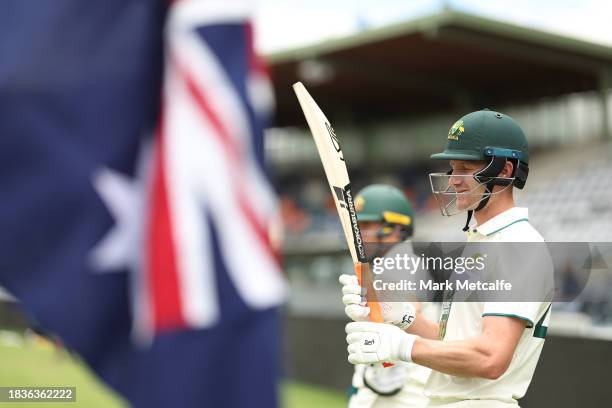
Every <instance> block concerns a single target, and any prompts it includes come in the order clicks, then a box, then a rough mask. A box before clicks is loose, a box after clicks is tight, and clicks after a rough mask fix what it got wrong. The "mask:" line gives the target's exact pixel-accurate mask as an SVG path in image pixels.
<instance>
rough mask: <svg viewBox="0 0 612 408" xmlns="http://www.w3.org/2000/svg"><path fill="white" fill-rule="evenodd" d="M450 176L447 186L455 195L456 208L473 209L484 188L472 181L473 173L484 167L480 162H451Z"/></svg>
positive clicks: (474, 180) (483, 163)
mask: <svg viewBox="0 0 612 408" xmlns="http://www.w3.org/2000/svg"><path fill="white" fill-rule="evenodd" d="M450 165H451V168H452V173H451V176H450V177H449V178H448V184H449V186H450V187H451V188H452V189H453V190H454V191H455V192H456V193H458V194H457V208H458V209H459V210H462V211H463V210H471V209H473V208H475V207H476V206H477V205H478V203H479V202H480V200H481V199H482V194H483V193H484V191H485V190H484V186H483V185H481V184H480V183H478V181H476V179H474V173H477V172H478V171H480V170H482V168H483V167H484V166H485V165H486V163H485V162H482V161H467V160H451V161H450Z"/></svg>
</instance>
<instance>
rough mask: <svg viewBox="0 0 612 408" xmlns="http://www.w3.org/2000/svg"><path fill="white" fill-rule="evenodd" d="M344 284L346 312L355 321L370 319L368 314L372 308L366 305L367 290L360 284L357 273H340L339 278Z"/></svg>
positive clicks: (343, 294)
mask: <svg viewBox="0 0 612 408" xmlns="http://www.w3.org/2000/svg"><path fill="white" fill-rule="evenodd" d="M338 280H339V281H340V283H341V284H342V303H344V306H345V307H344V313H346V315H347V316H348V317H349V319H351V320H352V321H354V322H367V321H369V318H368V315H369V314H370V308H369V307H368V306H366V302H365V298H364V297H363V295H365V291H363V289H362V288H361V286H359V281H358V280H357V276H355V275H346V274H343V275H340V278H339V279H338Z"/></svg>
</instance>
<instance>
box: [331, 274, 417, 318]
mask: <svg viewBox="0 0 612 408" xmlns="http://www.w3.org/2000/svg"><path fill="white" fill-rule="evenodd" d="M339 281H340V283H341V284H342V285H343V286H342V302H343V303H344V305H345V307H344V312H345V313H346V315H347V316H348V317H349V319H351V320H353V321H355V322H366V321H369V318H368V316H369V314H370V308H369V307H368V306H367V305H366V302H365V299H364V297H363V295H364V290H363V288H362V287H361V286H359V282H358V280H357V277H356V276H355V275H346V274H344V275H340V279H339ZM379 305H380V309H381V315H382V318H383V320H384V321H385V323H390V324H392V325H394V326H397V327H399V328H400V329H402V330H406V329H407V328H408V327H410V325H412V323H414V320H415V319H416V309H415V307H414V305H413V304H412V303H410V302H379Z"/></svg>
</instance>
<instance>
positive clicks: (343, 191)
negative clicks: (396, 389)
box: [293, 82, 391, 366]
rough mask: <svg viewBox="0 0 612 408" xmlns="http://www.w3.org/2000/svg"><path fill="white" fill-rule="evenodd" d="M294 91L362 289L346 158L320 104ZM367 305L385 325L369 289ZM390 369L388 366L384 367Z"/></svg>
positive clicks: (361, 254)
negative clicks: (319, 160) (314, 145)
mask: <svg viewBox="0 0 612 408" xmlns="http://www.w3.org/2000/svg"><path fill="white" fill-rule="evenodd" d="M293 90H294V91H295V94H296V95H297V98H298V101H299V102H300V106H301V108H302V111H303V112H304V116H305V117H306V121H307V122H308V127H309V128H310V132H311V133H312V137H313V138H314V141H315V144H316V146H317V150H318V152H319V156H320V157H321V162H322V163H323V169H324V170H325V175H326V176H327V182H328V184H329V188H330V189H331V193H332V197H333V198H334V202H335V203H336V210H337V211H338V216H339V217H340V222H341V224H342V229H343V231H344V237H345V238H346V243H347V244H348V247H349V251H350V253H351V258H352V259H353V263H354V264H355V274H356V275H357V279H358V280H359V285H361V286H362V287H363V286H364V285H363V284H362V282H363V278H364V276H365V275H366V274H368V273H369V264H368V261H367V257H366V252H365V247H364V242H363V240H362V238H361V232H360V230H359V224H358V223H357V211H356V210H355V203H354V201H353V198H354V197H353V192H352V191H351V183H350V180H349V175H348V171H347V169H346V162H345V161H344V155H343V153H342V149H341V148H340V141H339V140H338V136H337V135H336V132H334V129H333V128H332V126H331V124H330V123H329V120H327V118H326V117H325V114H323V111H322V110H321V109H320V108H319V106H318V105H317V103H316V102H315V101H314V99H312V96H310V94H309V93H308V91H307V90H306V88H305V87H304V85H303V84H302V83H301V82H296V83H295V84H293ZM366 301H367V304H368V307H369V308H370V318H371V320H372V321H374V322H380V323H382V322H383V318H382V314H381V310H380V305H379V303H378V302H377V301H376V298H375V293H374V290H373V288H369V290H368V291H367V294H366ZM383 364H384V365H385V366H389V365H391V364H389V363H383Z"/></svg>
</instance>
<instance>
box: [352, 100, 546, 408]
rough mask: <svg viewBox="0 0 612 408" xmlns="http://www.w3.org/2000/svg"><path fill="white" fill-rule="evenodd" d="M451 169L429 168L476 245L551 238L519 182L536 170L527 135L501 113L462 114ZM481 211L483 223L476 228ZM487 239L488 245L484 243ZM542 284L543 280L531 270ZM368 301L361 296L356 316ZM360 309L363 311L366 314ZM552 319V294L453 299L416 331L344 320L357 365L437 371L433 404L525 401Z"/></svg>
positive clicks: (439, 193)
mask: <svg viewBox="0 0 612 408" xmlns="http://www.w3.org/2000/svg"><path fill="white" fill-rule="evenodd" d="M432 158H433V159H436V160H448V161H449V163H450V167H451V170H450V171H449V172H448V173H445V174H444V173H442V174H430V181H431V186H432V192H433V194H434V196H435V197H436V199H437V201H438V203H439V205H440V208H441V211H442V214H444V215H454V214H459V213H462V212H467V222H466V226H465V228H464V231H465V232H466V233H467V240H468V243H470V242H478V243H485V242H487V243H488V242H506V243H507V242H515V243H516V242H531V243H533V242H536V243H537V242H543V238H542V236H541V235H540V234H539V233H538V232H537V231H536V230H535V228H534V227H533V226H532V225H531V224H530V223H529V219H528V213H527V209H526V208H518V207H516V206H515V204H514V198H513V188H514V187H516V188H519V189H522V188H523V187H524V186H525V182H526V181H527V175H528V163H529V152H528V147H527V139H526V137H525V134H524V133H523V131H522V129H521V128H520V126H519V125H518V123H517V122H516V121H515V120H514V119H512V118H511V117H510V116H508V115H505V114H503V113H499V112H495V111H490V110H487V109H485V110H481V111H477V112H472V113H470V114H468V115H465V116H464V117H462V118H461V119H459V120H458V121H457V122H455V124H454V125H453V126H452V127H451V129H450V131H449V132H448V135H447V143H446V147H445V149H444V151H443V152H441V153H437V154H434V155H432ZM472 218H475V221H476V223H475V225H470V221H471V219H472ZM479 245H480V244H479ZM532 279H533V280H534V282H535V283H537V280H538V279H541V277H540V276H538V274H533V276H532ZM360 307H363V306H361V305H360V304H359V303H357V302H355V303H354V304H353V305H352V309H355V314H358V312H357V311H356V310H357V309H358V308H360ZM365 313H366V312H365V310H362V314H365ZM549 319H550V301H546V300H544V298H543V299H542V300H541V301H533V302H532V301H530V302H488V301H483V302H458V301H457V302H454V303H453V301H452V296H451V297H449V298H446V297H445V302H444V303H443V305H442V315H441V317H440V321H439V323H434V322H432V321H429V320H427V319H426V318H424V317H423V316H422V313H417V314H416V318H415V319H414V321H413V322H412V323H411V324H410V325H409V327H408V328H405V329H404V330H402V328H400V327H396V326H394V325H390V324H381V323H373V322H351V323H349V324H348V325H347V326H346V332H347V342H348V354H349V356H348V360H349V362H351V363H353V364H371V363H378V362H384V361H391V362H395V361H402V362H412V363H416V364H419V365H422V366H425V367H429V368H431V369H432V373H431V375H430V376H429V379H428V381H427V384H426V386H425V394H426V395H427V396H428V397H429V405H428V406H430V407H470V408H471V407H475V408H478V407H486V408H498V407H499V408H501V407H517V406H518V402H517V400H518V399H520V398H522V397H523V396H524V395H525V393H526V391H527V388H528V386H529V383H530V382H531V379H532V377H533V373H534V371H535V368H536V365H537V362H538V359H539V357H540V353H541V351H542V347H543V346H544V338H545V337H546V328H547V326H548V321H549Z"/></svg>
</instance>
